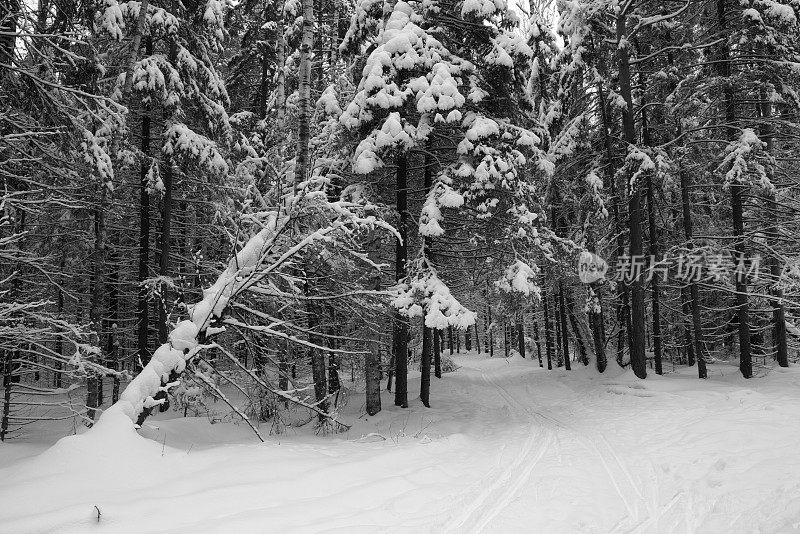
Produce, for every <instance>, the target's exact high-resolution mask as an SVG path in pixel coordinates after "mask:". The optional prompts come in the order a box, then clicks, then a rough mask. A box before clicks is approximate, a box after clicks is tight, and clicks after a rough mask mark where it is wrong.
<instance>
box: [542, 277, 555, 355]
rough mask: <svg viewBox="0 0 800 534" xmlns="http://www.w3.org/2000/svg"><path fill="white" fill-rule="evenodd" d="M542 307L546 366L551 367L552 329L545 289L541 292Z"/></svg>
mask: <svg viewBox="0 0 800 534" xmlns="http://www.w3.org/2000/svg"><path fill="white" fill-rule="evenodd" d="M542 307H543V308H544V342H545V351H546V352H547V368H548V369H552V368H553V337H552V335H553V334H552V333H553V329H552V327H551V326H550V303H549V302H548V298H547V291H544V292H542Z"/></svg>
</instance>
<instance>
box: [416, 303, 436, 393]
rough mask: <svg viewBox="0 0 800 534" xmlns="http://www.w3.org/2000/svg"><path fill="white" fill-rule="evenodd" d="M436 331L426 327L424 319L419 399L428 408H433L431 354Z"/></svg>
mask: <svg viewBox="0 0 800 534" xmlns="http://www.w3.org/2000/svg"><path fill="white" fill-rule="evenodd" d="M433 334H434V330H433V329H432V328H428V327H427V326H425V318H424V317H423V318H422V357H421V358H420V373H421V376H420V382H419V399H420V400H421V401H422V404H424V405H425V407H426V408H430V407H431V354H432V352H433Z"/></svg>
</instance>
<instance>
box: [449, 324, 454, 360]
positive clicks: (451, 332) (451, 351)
mask: <svg viewBox="0 0 800 534" xmlns="http://www.w3.org/2000/svg"><path fill="white" fill-rule="evenodd" d="M447 348H448V349H449V350H450V356H452V355H453V348H454V347H453V327H452V326H448V327H447Z"/></svg>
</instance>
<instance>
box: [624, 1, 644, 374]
mask: <svg viewBox="0 0 800 534" xmlns="http://www.w3.org/2000/svg"><path fill="white" fill-rule="evenodd" d="M625 19H626V14H625V13H624V12H623V13H620V14H619V15H618V16H617V40H618V42H620V44H621V45H620V46H619V47H618V48H617V55H618V60H619V85H620V94H621V95H622V98H623V99H624V100H625V108H624V109H623V111H622V128H623V132H624V134H625V142H626V143H627V144H628V145H629V146H632V145H634V144H635V143H636V130H635V125H634V121H633V98H632V95H631V73H630V64H629V61H628V45H624V46H622V42H623V41H624V40H625V39H627V30H626V28H625ZM628 233H629V253H630V257H631V258H632V259H633V258H637V257H641V256H642V216H641V188H640V187H639V184H631V186H630V195H629V197H628ZM630 294H631V310H630V317H631V332H630V336H629V344H630V362H631V368H632V369H633V372H634V374H635V375H636V376H637V377H639V378H646V377H647V360H646V357H645V349H644V345H645V340H644V330H645V318H646V315H645V306H644V289H643V287H642V280H641V277H637V278H636V279H635V280H633V281H632V282H631V284H630Z"/></svg>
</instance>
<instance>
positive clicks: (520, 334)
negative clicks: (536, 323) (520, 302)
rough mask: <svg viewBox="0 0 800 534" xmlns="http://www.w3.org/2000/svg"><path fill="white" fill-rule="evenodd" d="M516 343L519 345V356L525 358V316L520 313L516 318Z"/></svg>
mask: <svg viewBox="0 0 800 534" xmlns="http://www.w3.org/2000/svg"><path fill="white" fill-rule="evenodd" d="M517 343H518V344H519V355H520V356H522V357H523V358H524V357H525V315H523V314H522V312H520V314H519V317H518V318H517Z"/></svg>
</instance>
